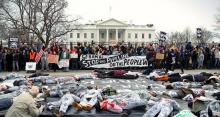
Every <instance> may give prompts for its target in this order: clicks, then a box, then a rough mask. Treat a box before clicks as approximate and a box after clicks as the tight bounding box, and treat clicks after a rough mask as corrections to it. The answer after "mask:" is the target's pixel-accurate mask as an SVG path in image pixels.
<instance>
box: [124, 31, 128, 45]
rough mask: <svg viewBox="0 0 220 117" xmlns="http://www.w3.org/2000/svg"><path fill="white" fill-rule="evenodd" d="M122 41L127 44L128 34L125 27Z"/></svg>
mask: <svg viewBox="0 0 220 117" xmlns="http://www.w3.org/2000/svg"><path fill="white" fill-rule="evenodd" d="M124 39H125V40H124V42H125V43H126V44H127V43H128V34H127V30H126V29H125V34H124Z"/></svg>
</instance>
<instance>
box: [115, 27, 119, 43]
mask: <svg viewBox="0 0 220 117" xmlns="http://www.w3.org/2000/svg"><path fill="white" fill-rule="evenodd" d="M115 32H116V33H115V39H116V42H117V43H118V29H116V31H115Z"/></svg>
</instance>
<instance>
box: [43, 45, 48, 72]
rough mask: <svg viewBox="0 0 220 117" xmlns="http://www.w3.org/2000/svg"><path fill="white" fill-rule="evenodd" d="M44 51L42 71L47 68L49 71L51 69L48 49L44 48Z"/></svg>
mask: <svg viewBox="0 0 220 117" xmlns="http://www.w3.org/2000/svg"><path fill="white" fill-rule="evenodd" d="M43 50H44V52H43V54H42V57H41V71H44V69H45V68H46V70H47V71H49V66H48V60H47V58H48V51H47V49H45V48H43Z"/></svg>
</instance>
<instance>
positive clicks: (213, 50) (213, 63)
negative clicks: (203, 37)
mask: <svg viewBox="0 0 220 117" xmlns="http://www.w3.org/2000/svg"><path fill="white" fill-rule="evenodd" d="M215 60H216V58H215V48H214V46H213V47H212V48H211V61H210V64H211V65H210V68H215Z"/></svg>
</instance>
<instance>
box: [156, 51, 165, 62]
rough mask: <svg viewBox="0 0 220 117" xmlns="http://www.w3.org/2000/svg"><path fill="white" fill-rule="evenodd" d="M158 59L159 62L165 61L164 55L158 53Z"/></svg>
mask: <svg viewBox="0 0 220 117" xmlns="http://www.w3.org/2000/svg"><path fill="white" fill-rule="evenodd" d="M156 59H157V60H163V59H164V54H161V53H157V54H156Z"/></svg>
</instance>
